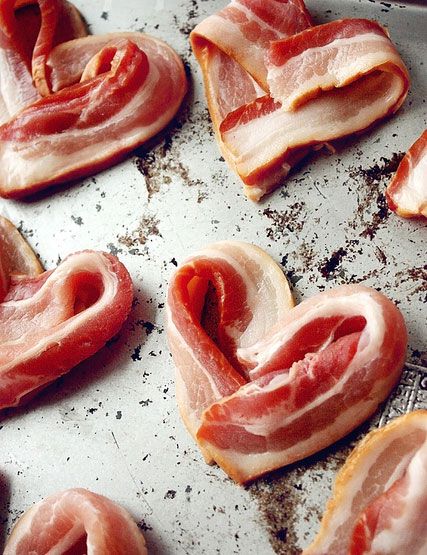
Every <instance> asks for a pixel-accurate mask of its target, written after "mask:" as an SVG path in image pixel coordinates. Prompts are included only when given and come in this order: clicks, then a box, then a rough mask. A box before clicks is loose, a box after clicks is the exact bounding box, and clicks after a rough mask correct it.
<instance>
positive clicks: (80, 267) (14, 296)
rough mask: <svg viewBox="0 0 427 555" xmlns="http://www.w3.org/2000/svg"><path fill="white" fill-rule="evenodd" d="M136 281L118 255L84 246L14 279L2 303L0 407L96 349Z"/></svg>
mask: <svg viewBox="0 0 427 555" xmlns="http://www.w3.org/2000/svg"><path fill="white" fill-rule="evenodd" d="M132 297H133V294H132V282H131V279H130V276H129V274H128V272H127V270H126V268H125V267H124V266H123V265H122V264H121V263H120V262H119V261H118V260H117V258H116V257H114V256H112V255H110V254H106V253H102V252H94V251H83V252H80V253H77V254H73V255H71V256H69V257H68V258H66V259H65V260H64V261H63V262H62V263H61V264H60V265H59V266H58V268H57V269H56V270H53V271H49V272H44V273H42V274H40V275H38V276H34V277H28V276H21V277H15V278H14V279H11V282H10V286H9V289H8V291H7V293H6V296H5V297H4V299H3V301H2V302H1V303H0V408H5V407H12V406H16V405H18V404H19V403H21V402H22V401H23V400H25V398H26V396H28V395H29V394H30V393H31V392H34V391H37V390H38V389H40V388H41V387H43V386H44V385H46V384H48V383H49V382H51V381H53V380H55V379H56V378H58V377H59V376H62V375H63V374H65V373H66V372H68V371H69V370H70V369H71V368H73V367H74V366H75V365H76V364H78V363H79V362H81V361H82V360H84V359H86V358H88V357H89V356H91V355H93V354H94V353H96V352H97V351H98V350H99V349H100V348H101V347H103V346H104V344H105V343H106V341H108V340H109V339H111V338H112V337H113V336H114V335H115V334H116V333H117V332H118V331H119V330H120V328H121V326H122V324H123V322H124V321H125V319H126V317H127V315H128V314H129V311H130V308H131V303H132Z"/></svg>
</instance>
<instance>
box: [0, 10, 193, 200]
mask: <svg viewBox="0 0 427 555" xmlns="http://www.w3.org/2000/svg"><path fill="white" fill-rule="evenodd" d="M38 4H39V7H40V13H41V22H42V24H41V27H40V31H39V35H38V37H37V40H36V43H35V45H34V47H33V53H32V73H33V78H34V83H35V85H36V86H37V88H35V87H34V85H33V84H32V82H31V74H30V70H29V69H28V67H27V65H28V64H27V63H25V61H23V55H21V54H20V51H21V50H22V45H21V44H20V43H19V42H18V41H17V39H16V36H18V37H19V31H20V28H19V19H16V18H14V17H13V10H12V15H11V14H10V13H9V14H8V18H9V19H8V20H7V23H8V24H7V25H6V23H5V18H3V20H1V19H0V33H3V34H2V35H1V34H0V39H1V37H2V36H3V37H6V36H7V37H9V38H8V41H9V42H8V43H7V45H6V46H7V48H6V47H5V46H4V42H5V41H2V40H0V59H1V56H3V57H5V56H8V57H9V58H10V57H12V58H13V60H12V61H10V60H9V61H8V62H7V63H8V66H9V71H8V73H7V75H8V83H9V84H10V89H11V88H12V87H13V85H14V82H13V80H12V78H11V76H12V75H13V71H12V70H13V69H15V72H18V71H19V76H21V75H22V76H23V77H22V80H23V85H22V88H23V89H24V90H25V91H26V92H25V94H23V95H22V99H21V100H20V101H19V108H20V110H16V109H15V110H13V109H10V110H8V113H9V116H10V117H9V118H8V121H5V122H4V123H3V125H1V126H0V194H1V195H2V196H4V197H11V198H17V197H21V196H24V195H28V194H30V193H32V192H34V191H37V190H39V189H42V188H45V187H47V186H49V185H53V184H57V183H61V182H64V181H68V180H71V179H75V178H78V177H82V176H85V175H88V174H91V173H94V172H96V171H99V170H101V169H103V168H105V167H107V166H109V165H111V164H113V163H115V162H117V161H118V160H120V159H122V158H123V157H124V156H125V154H126V153H128V152H129V151H130V150H132V149H133V148H135V147H136V146H138V145H140V144H142V143H143V142H145V141H147V140H148V139H150V138H151V137H152V136H154V135H155V134H156V133H158V132H159V131H160V130H161V129H163V128H164V127H165V126H166V125H167V124H168V123H169V121H170V120H171V119H172V118H173V116H174V115H175V114H176V112H177V110H178V108H179V106H180V104H181V102H182V99H183V97H184V94H185V92H186V88H187V81H186V77H185V72H184V67H183V64H182V61H181V59H180V58H179V57H178V55H177V54H176V53H175V52H174V50H172V48H170V47H169V46H168V45H167V44H165V43H164V42H162V41H160V40H158V39H155V38H153V37H149V36H147V35H143V34H141V33H113V34H110V35H105V36H100V37H80V38H76V39H75V40H67V42H62V43H60V44H59V45H58V46H55V47H53V45H54V35H55V33H54V25H55V21H56V20H57V18H58V17H59V15H58V13H59V12H58V10H60V9H63V3H62V2H61V1H60V0H55V1H54V0H44V1H41V0H40V1H39V2H38ZM12 6H13V3H12ZM15 35H16V36H15ZM11 36H13V37H14V40H13V41H12V40H11V39H10V37H11ZM74 36H77V37H79V35H78V34H77V33H75V35H74ZM71 38H72V37H71ZM16 60H18V62H19V64H20V65H19V68H17V66H16V64H17V63H18V62H17V61H16ZM6 65H7V64H6ZM28 83H30V84H29V85H28ZM2 88H3V81H2ZM51 91H53V92H51ZM30 93H31V94H30ZM10 96H13V95H3V103H4V104H5V105H7V98H9V97H10ZM40 96H43V98H40Z"/></svg>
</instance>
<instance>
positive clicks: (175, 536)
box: [0, 0, 427, 555]
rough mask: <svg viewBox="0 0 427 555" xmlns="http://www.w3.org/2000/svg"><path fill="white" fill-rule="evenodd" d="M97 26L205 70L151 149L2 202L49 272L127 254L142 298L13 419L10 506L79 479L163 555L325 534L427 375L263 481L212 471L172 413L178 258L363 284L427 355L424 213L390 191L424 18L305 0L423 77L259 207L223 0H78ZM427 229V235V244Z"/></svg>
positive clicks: (4, 480) (12, 511) (414, 123)
mask: <svg viewBox="0 0 427 555" xmlns="http://www.w3.org/2000/svg"><path fill="white" fill-rule="evenodd" d="M75 3H76V5H77V6H78V8H80V9H81V11H82V13H83V14H84V16H85V17H86V19H87V21H88V22H89V23H90V24H91V31H92V32H94V33H102V32H107V31H113V30H119V29H123V30H129V29H130V30H142V31H144V32H147V33H151V34H153V35H155V36H158V37H160V38H163V39H164V40H166V41H168V42H169V43H170V44H171V45H172V46H174V47H175V48H176V50H177V51H178V52H179V53H180V54H181V55H182V56H183V58H184V59H185V60H186V62H187V63H188V64H189V67H190V68H191V79H192V85H193V88H192V92H191V93H190V95H189V97H188V99H187V101H186V104H185V106H184V107H183V109H182V111H181V113H180V115H179V117H178V118H177V121H176V122H175V124H173V125H172V126H171V127H170V128H169V129H168V130H167V131H166V132H165V133H164V134H163V135H162V136H161V137H160V138H159V139H158V141H157V144H154V146H152V147H151V148H147V149H144V148H143V149H140V150H139V151H138V153H135V154H134V155H132V156H130V157H129V158H128V160H127V161H125V162H123V163H122V164H120V165H118V166H115V167H113V168H111V169H110V170H107V171H105V172H103V173H101V174H99V175H96V176H94V177H91V178H88V179H86V180H84V181H82V182H80V183H78V184H74V185H71V186H66V187H62V188H59V189H57V190H52V191H51V192H50V193H49V194H48V195H41V196H40V197H38V198H37V199H32V200H30V201H25V202H7V201H1V203H0V211H1V213H2V214H4V215H6V216H8V217H9V218H10V219H12V220H13V221H14V222H16V223H17V224H20V225H21V227H22V229H23V232H24V234H26V236H27V237H28V238H29V240H30V242H31V243H32V244H33V246H34V248H35V249H36V250H37V251H38V252H39V253H40V255H41V258H42V260H43V262H44V263H45V265H46V266H47V267H54V266H55V265H56V263H57V261H58V259H59V258H64V257H65V256H66V255H67V254H68V253H70V252H74V251H77V250H80V249H82V248H94V249H102V250H107V251H108V250H109V251H111V252H114V253H117V255H118V256H119V257H120V258H121V260H122V261H123V262H124V263H125V264H126V266H127V267H128V268H129V270H130V272H131V274H132V277H133V280H134V283H135V294H136V303H135V307H134V309H133V311H132V314H131V317H130V320H129V322H128V324H127V325H126V326H125V328H124V330H123V332H122V333H121V334H120V336H119V338H118V340H117V341H116V342H115V343H114V344H112V345H110V346H109V347H106V348H104V349H103V350H102V351H101V352H100V353H99V354H97V355H96V356H95V357H93V358H91V359H90V360H88V361H86V362H85V363H83V364H81V365H80V366H79V367H78V368H76V369H75V370H73V371H72V372H71V373H70V374H69V375H67V376H66V377H65V378H63V379H61V380H59V381H58V382H56V383H55V384H53V385H52V386H50V387H49V388H48V389H47V390H46V391H44V392H43V393H42V394H40V395H39V396H38V397H37V399H36V400H34V401H33V402H32V403H31V404H30V405H28V406H27V407H25V408H24V409H21V410H18V411H11V412H10V413H9V414H8V415H7V416H6V417H4V418H3V421H2V422H1V423H0V441H1V445H2V455H1V458H0V473H1V476H2V477H1V480H0V484H1V489H0V516H1V520H2V521H3V522H4V523H5V528H10V526H11V525H12V524H13V523H14V522H15V521H16V519H17V518H18V517H19V515H20V514H21V513H22V511H23V510H24V509H26V508H28V507H29V506H30V505H32V504H33V503H34V502H36V501H38V500H39V499H41V498H42V497H45V496H46V495H48V494H49V493H51V492H53V491H56V490H59V489H63V488H67V487H75V486H81V487H86V488H89V489H91V490H94V491H97V492H100V493H103V494H104V495H107V496H109V497H110V498H112V499H114V500H115V501H117V502H119V503H121V504H122V505H124V506H125V507H126V508H127V509H129V510H130V511H131V513H132V514H133V515H134V517H135V518H136V519H137V521H138V522H140V524H141V527H142V528H143V529H144V530H145V535H146V538H147V541H148V546H149V548H150V552H151V553H163V554H175V553H179V554H182V553H188V554H192V553H194V554H215V553H221V554H225V555H228V554H232V553H245V554H257V555H258V554H268V553H272V552H273V551H276V552H277V553H283V554H295V553H298V552H299V551H300V550H301V548H302V547H304V546H305V545H307V543H308V542H309V541H310V540H311V538H313V536H314V534H315V532H316V530H317V527H318V523H319V518H320V516H321V514H322V511H323V508H324V504H325V501H326V499H327V497H328V496H329V493H330V487H331V484H332V480H333V477H334V475H335V472H336V470H337V469H338V468H339V466H340V465H341V463H342V462H343V461H344V459H345V457H346V455H347V454H348V452H349V450H350V447H351V446H352V445H354V443H355V441H356V440H357V439H358V438H359V437H361V436H362V435H363V434H364V433H365V432H366V431H367V430H368V429H369V428H370V427H372V426H376V425H378V423H379V422H381V423H385V422H386V421H387V420H388V419H390V418H393V417H394V416H395V415H397V414H400V413H402V412H405V411H407V410H412V409H415V408H418V407H427V380H426V377H425V374H424V373H423V372H422V370H417V369H416V368H414V367H411V368H407V369H406V370H405V372H404V375H403V378H402V381H401V384H400V386H399V387H398V389H397V391H396V392H395V394H394V396H393V397H392V399H391V400H390V401H389V402H388V403H386V405H385V407H383V409H382V411H379V412H378V414H377V415H376V416H375V417H374V418H373V419H372V420H371V422H369V423H367V424H366V425H364V426H362V428H361V429H359V430H357V431H356V432H355V433H354V434H352V435H351V436H350V437H349V438H345V439H344V440H342V441H341V442H340V443H339V444H337V445H335V446H333V447H332V448H330V449H328V450H326V451H325V452H322V453H320V454H318V455H316V456H315V457H312V458H311V459H309V460H307V461H304V462H302V463H300V464H297V465H293V466H292V467H291V468H286V469H282V470H279V471H277V472H275V473H273V474H272V475H271V476H269V477H267V478H265V479H263V480H259V481H257V482H255V483H254V484H253V485H251V486H250V487H248V488H241V487H238V486H236V485H234V484H233V483H232V482H231V481H230V480H229V479H228V478H226V477H225V476H224V474H223V473H222V471H220V470H219V469H218V468H216V467H207V466H205V464H204V463H203V461H202V458H201V456H200V454H199V452H198V450H197V448H196V447H195V445H194V444H193V442H192V440H191V438H190V437H189V436H188V435H187V433H186V432H185V430H184V428H183V426H182V424H181V422H180V419H179V416H178V412H177V409H176V406H175V400H174V385H173V365H172V361H171V358H170V356H169V353H168V348H167V344H166V337H165V332H164V302H165V294H166V289H167V283H168V279H169V276H170V275H171V272H172V271H173V270H174V268H175V263H176V261H178V262H180V261H182V260H183V258H184V257H185V256H187V255H188V253H190V252H191V251H193V250H194V249H196V248H198V247H200V246H202V245H204V244H205V243H207V242H210V241H215V240H220V239H230V238H235V239H239V240H243V241H250V242H253V243H255V244H257V245H259V246H260V247H262V248H264V249H265V250H266V251H267V252H268V253H269V254H270V255H271V256H273V257H274V259H275V260H276V261H277V262H279V263H281V264H282V266H283V270H284V271H285V273H286V274H287V276H288V277H289V279H290V281H291V282H292V284H293V287H294V291H295V294H296V297H297V299H303V298H306V297H308V296H310V295H312V294H314V293H316V292H317V291H319V290H323V289H325V288H330V287H333V286H334V285H337V284H341V283H348V282H363V283H365V284H367V285H370V286H373V287H377V288H379V289H381V290H382V291H383V292H384V293H386V294H387V295H388V296H390V297H391V298H392V299H394V300H395V301H396V302H397V303H399V307H400V308H401V310H402V311H403V313H404V315H405V318H406V321H407V324H408V328H409V331H410V348H409V351H408V361H409V362H410V363H412V364H414V365H420V366H425V365H426V356H427V355H426V352H427V344H426V336H425V313H426V310H425V301H426V270H425V232H426V230H425V223H423V222H419V221H405V220H402V219H400V218H397V217H396V216H395V215H393V214H391V213H390V212H389V211H387V209H386V208H385V204H384V194H383V193H384V189H385V186H386V183H387V181H388V179H389V177H390V172H391V169H390V168H391V163H390V161H391V160H393V158H394V156H395V154H396V153H401V152H403V151H405V150H407V148H408V147H409V146H410V144H411V143H412V142H413V141H414V139H415V138H416V137H417V136H419V135H420V133H421V131H422V130H423V129H424V128H425V127H426V123H427V122H426V103H425V94H426V90H427V83H426V80H427V75H426V68H425V60H426V59H427V51H426V44H425V39H426V37H425V34H423V29H425V26H424V22H425V17H426V12H425V11H424V10H423V9H422V8H420V7H419V6H415V5H413V6H410V5H409V4H408V5H407V6H406V7H404V6H403V5H401V4H391V3H389V2H375V3H373V2H369V1H367V0H366V1H365V0H362V1H351V0H323V1H315V0H311V1H308V2H307V4H308V7H309V8H310V9H311V11H312V13H313V15H314V17H315V20H316V21H318V22H326V21H329V20H332V19H337V18H342V17H368V18H372V19H376V20H378V21H380V22H381V23H382V24H383V25H385V26H387V27H388V28H389V30H390V33H391V36H392V38H393V40H394V41H395V43H396V44H397V47H398V49H399V51H400V52H401V54H402V56H403V58H404V60H405V62H406V63H407V65H408V67H409V69H410V73H411V76H412V88H411V92H410V95H409V97H408V99H407V101H406V103H405V105H404V106H403V108H402V109H401V110H400V112H399V113H398V114H397V115H396V116H395V117H394V118H392V119H390V120H388V121H386V122H383V123H381V124H379V125H378V126H376V127H375V128H374V129H373V130H372V131H370V132H369V133H367V134H365V135H363V136H361V137H358V138H353V139H349V140H347V141H343V143H342V144H340V146H339V148H338V150H337V152H336V153H335V154H329V153H326V152H320V153H317V154H316V155H314V156H313V157H311V159H310V160H308V161H307V162H306V163H305V164H303V165H302V166H301V168H300V169H299V170H298V171H297V172H295V173H294V174H293V175H292V176H291V178H290V179H288V180H287V182H286V183H285V184H284V185H283V187H282V188H281V189H279V190H277V191H276V192H275V193H273V194H272V195H271V196H269V197H268V198H267V199H266V200H264V201H263V202H262V203H261V204H259V205H254V204H252V203H250V202H249V201H247V200H246V199H245V198H244V197H243V194H242V192H241V187H240V184H239V183H238V182H237V180H236V179H235V177H234V176H233V175H232V174H231V173H230V172H229V171H228V169H227V167H226V165H225V163H224V162H223V160H222V159H221V157H220V154H219V152H218V149H217V145H216V142H215V140H214V137H213V134H212V130H211V126H210V122H209V116H208V113H207V109H206V104H205V99H204V95H203V91H202V86H201V76H200V72H199V69H198V67H197V64H196V62H195V60H194V58H193V56H192V55H191V53H190V49H189V45H188V34H189V32H190V30H191V29H192V27H193V26H194V25H195V24H196V23H197V22H198V21H200V20H201V19H202V18H203V17H205V16H206V15H208V14H209V13H212V12H214V11H215V10H217V9H218V8H220V7H221V6H223V5H225V1H219V0H218V1H214V0H211V1H200V0H176V1H171V0H156V1H148V0H127V1H123V2H117V0H93V1H91V2H84V1H83V0H76V2H75ZM422 235H424V240H423V238H422Z"/></svg>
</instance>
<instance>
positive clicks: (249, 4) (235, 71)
mask: <svg viewBox="0 0 427 555" xmlns="http://www.w3.org/2000/svg"><path fill="white" fill-rule="evenodd" d="M191 45H192V48H193V51H194V54H195V56H196V58H197V60H198V62H199V64H200V66H201V69H202V73H203V78H204V82H205V91H206V97H207V101H208V107H209V111H210V114H211V118H212V122H213V125H214V127H215V130H216V136H217V139H218V142H219V146H220V148H221V152H222V154H223V155H224V158H225V159H226V160H227V162H228V163H229V165H230V167H231V168H232V169H233V170H235V171H236V173H237V174H238V175H239V176H240V178H241V179H242V181H243V183H244V191H245V194H246V195H247V196H248V197H249V198H250V199H251V200H259V199H260V197H262V196H263V195H264V194H266V193H268V192H269V191H271V190H272V189H274V188H275V187H277V186H278V185H279V184H280V182H281V181H282V179H283V177H284V176H286V175H287V174H288V172H289V171H290V169H291V167H292V166H294V165H295V164H296V163H297V162H299V161H300V160H301V159H302V158H303V157H304V156H306V155H307V153H308V152H310V150H311V149H312V148H313V147H314V148H319V147H320V146H322V145H323V144H327V143H328V142H329V141H332V140H334V139H338V138H340V137H345V136H347V135H350V134H352V133H358V132H360V131H363V130H365V129H367V128H368V127H370V126H371V125H373V124H374V123H375V122H376V121H378V120H380V119H382V118H384V117H386V116H388V115H390V114H394V113H395V112H396V111H397V110H398V109H399V107H400V106H401V104H402V102H403V101H404V99H405V98H406V95H407V93H408V88H409V76H408V71H407V69H406V67H405V65H404V64H403V62H402V60H401V58H400V56H399V54H398V52H397V51H396V49H395V47H394V45H393V43H392V42H391V40H390V38H389V36H388V33H387V31H386V30H385V29H383V28H382V27H381V25H379V24H378V23H376V22H374V21H368V20H366V19H343V20H338V21H332V22H330V23H326V24H324V25H317V26H312V22H311V18H310V15H309V13H308V11H307V9H306V7H305V5H304V2H303V0H286V2H285V1H283V0H263V1H261V0H233V1H232V2H230V4H228V6H226V7H225V8H223V9H222V10H220V11H219V12H217V13H215V14H214V15H211V16H209V17H208V18H206V19H205V20H203V21H202V22H201V23H199V25H197V27H196V28H195V29H194V30H193V32H192V33H191Z"/></svg>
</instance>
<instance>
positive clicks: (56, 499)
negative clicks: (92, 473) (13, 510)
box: [4, 488, 147, 555]
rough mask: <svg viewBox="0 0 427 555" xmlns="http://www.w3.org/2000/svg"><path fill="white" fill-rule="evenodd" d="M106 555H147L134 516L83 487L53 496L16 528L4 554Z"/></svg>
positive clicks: (31, 509) (44, 500) (21, 518)
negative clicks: (95, 554) (56, 554)
mask: <svg viewBox="0 0 427 555" xmlns="http://www.w3.org/2000/svg"><path fill="white" fill-rule="evenodd" d="M29 553H31V554H32V555H45V554H46V553H68V554H71V553H99V554H101V553H103V554H107V553H109V554H113V553H114V555H146V554H147V548H146V544H145V540H144V536H143V535H142V532H141V531H140V529H139V528H138V526H137V524H136V522H135V521H134V520H133V519H132V517H131V515H130V514H129V513H128V512H127V511H126V510H125V509H124V508H123V507H121V506H120V505H118V504H117V503H114V502H113V501H111V500H110V499H108V498H107V497H105V496H103V495H100V494H98V493H93V492H91V491H89V490H86V489H83V488H73V489H68V490H65V491H61V492H58V493H55V494H52V495H50V496H49V497H47V498H45V499H43V500H42V501H39V502H38V503H36V504H35V505H33V507H31V508H30V509H29V510H28V511H26V512H25V513H24V515H23V516H21V517H20V518H19V520H18V522H17V523H16V524H15V526H14V527H13V530H12V533H11V535H10V537H9V539H8V541H7V543H6V546H5V550H4V555H28V554H29Z"/></svg>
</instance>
